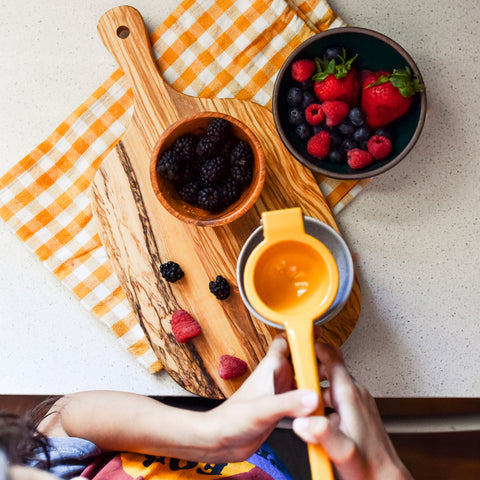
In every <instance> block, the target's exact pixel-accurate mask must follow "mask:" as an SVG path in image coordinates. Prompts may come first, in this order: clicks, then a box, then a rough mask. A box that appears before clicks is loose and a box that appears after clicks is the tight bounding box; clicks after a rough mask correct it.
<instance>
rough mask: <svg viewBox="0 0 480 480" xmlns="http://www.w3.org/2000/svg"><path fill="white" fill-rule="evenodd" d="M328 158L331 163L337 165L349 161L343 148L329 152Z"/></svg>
mask: <svg viewBox="0 0 480 480" xmlns="http://www.w3.org/2000/svg"><path fill="white" fill-rule="evenodd" d="M327 158H328V161H329V162H332V163H336V164H341V163H345V161H346V160H347V156H346V154H345V150H343V148H336V149H334V150H330V152H328V157H327Z"/></svg>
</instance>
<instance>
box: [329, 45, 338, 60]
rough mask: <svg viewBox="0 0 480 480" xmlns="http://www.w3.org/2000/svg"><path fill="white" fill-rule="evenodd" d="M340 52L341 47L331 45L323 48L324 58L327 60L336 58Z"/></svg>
mask: <svg viewBox="0 0 480 480" xmlns="http://www.w3.org/2000/svg"><path fill="white" fill-rule="evenodd" d="M341 54H342V47H337V46H332V47H328V48H327V49H326V50H325V58H326V59H327V60H333V59H334V58H337V57H338V56H339V55H341Z"/></svg>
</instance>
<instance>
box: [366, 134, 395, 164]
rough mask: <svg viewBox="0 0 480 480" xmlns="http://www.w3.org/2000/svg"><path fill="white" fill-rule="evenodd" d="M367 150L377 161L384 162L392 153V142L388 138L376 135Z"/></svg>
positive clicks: (368, 144)
mask: <svg viewBox="0 0 480 480" xmlns="http://www.w3.org/2000/svg"><path fill="white" fill-rule="evenodd" d="M367 148H368V151H369V152H370V153H371V154H372V157H373V158H374V159H375V160H382V159H384V158H386V157H388V154H389V153H390V152H391V151H392V142H391V141H390V139H388V138H387V137H382V136H381V135H374V136H373V137H371V138H370V140H369V141H368V143H367Z"/></svg>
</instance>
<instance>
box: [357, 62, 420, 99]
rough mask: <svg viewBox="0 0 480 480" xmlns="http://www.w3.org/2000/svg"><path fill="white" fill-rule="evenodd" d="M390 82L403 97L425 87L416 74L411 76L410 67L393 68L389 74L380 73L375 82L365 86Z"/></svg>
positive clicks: (409, 95) (410, 95)
mask: <svg viewBox="0 0 480 480" xmlns="http://www.w3.org/2000/svg"><path fill="white" fill-rule="evenodd" d="M387 82H390V83H391V84H392V85H393V86H394V87H396V88H397V89H398V91H399V92H400V93H401V94H402V95H403V96H404V97H407V98H408V97H413V95H415V94H416V93H417V92H423V91H424V90H425V87H424V86H423V84H422V83H421V82H420V79H419V78H418V75H417V74H415V75H413V76H412V70H411V69H410V67H408V66H406V67H405V68H399V69H397V70H394V71H393V73H392V74H390V75H381V76H380V77H379V78H378V79H377V81H376V82H374V83H371V84H370V85H368V86H367V87H366V88H370V87H374V86H376V85H382V84H384V83H387Z"/></svg>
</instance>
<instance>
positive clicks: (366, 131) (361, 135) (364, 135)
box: [353, 125, 372, 143]
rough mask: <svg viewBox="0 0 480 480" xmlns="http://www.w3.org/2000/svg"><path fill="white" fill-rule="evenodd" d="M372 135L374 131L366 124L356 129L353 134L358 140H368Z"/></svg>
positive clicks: (359, 141)
mask: <svg viewBox="0 0 480 480" xmlns="http://www.w3.org/2000/svg"><path fill="white" fill-rule="evenodd" d="M371 136H372V131H371V130H370V128H368V127H367V126H366V125H363V126H362V127H358V128H357V129H356V130H355V133H354V134H353V139H354V140H355V141H356V142H358V143H361V142H364V141H365V140H368V139H369V138H370V137H371Z"/></svg>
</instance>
